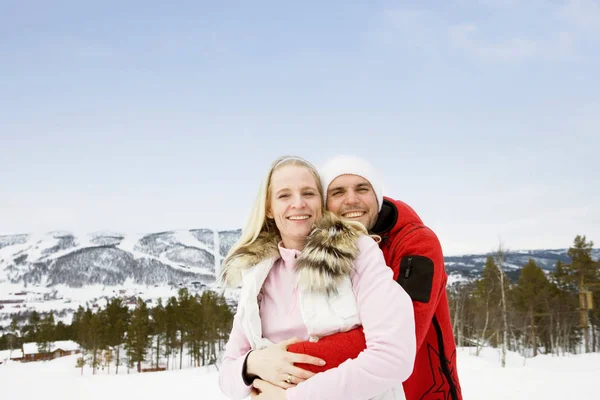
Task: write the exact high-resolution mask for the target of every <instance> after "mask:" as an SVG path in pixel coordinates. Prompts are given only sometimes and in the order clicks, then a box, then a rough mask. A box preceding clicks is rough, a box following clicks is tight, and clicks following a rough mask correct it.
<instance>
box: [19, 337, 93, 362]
mask: <svg viewBox="0 0 600 400" xmlns="http://www.w3.org/2000/svg"><path fill="white" fill-rule="evenodd" d="M46 350H47V351H45V352H42V351H40V348H39V344H38V343H36V342H30V343H23V361H40V360H52V359H54V358H59V357H65V356H70V355H72V354H78V353H81V348H80V347H79V345H78V344H77V343H75V342H74V341H72V340H61V341H57V342H50V343H49V344H48V349H46Z"/></svg>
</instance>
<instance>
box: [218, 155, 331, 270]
mask: <svg viewBox="0 0 600 400" xmlns="http://www.w3.org/2000/svg"><path fill="white" fill-rule="evenodd" d="M286 165H295V166H298V167H304V168H306V169H308V170H309V171H310V172H311V174H312V175H313V176H314V178H315V183H316V185H317V190H318V191H319V195H320V196H321V207H322V210H321V211H322V212H325V203H324V199H325V197H324V193H323V186H322V185H321V178H320V176H319V172H318V171H317V169H316V168H315V167H314V166H313V165H312V164H311V163H310V162H308V161H306V160H305V159H303V158H301V157H296V156H283V157H279V158H278V159H277V160H275V161H274V162H273V164H271V168H269V172H268V173H267V175H266V176H265V178H264V179H263V181H262V182H261V185H260V187H259V189H258V194H257V196H256V200H254V204H253V206H252V208H251V210H250V216H249V218H248V221H247V222H246V226H245V227H244V229H242V235H241V236H240V238H239V240H238V241H237V242H236V243H235V244H234V245H233V246H232V247H231V249H230V250H229V252H228V253H227V257H225V260H224V261H223V263H224V264H226V263H227V261H228V260H229V258H230V257H231V256H232V255H233V254H236V253H239V252H240V251H241V250H242V249H243V248H244V247H246V246H249V245H250V244H252V243H254V241H255V240H256V238H258V235H260V234H261V233H262V232H266V233H268V234H270V235H277V236H279V229H277V225H276V224H275V221H274V220H273V219H269V218H267V208H268V207H269V203H270V200H271V178H272V176H273V173H274V172H275V171H276V170H277V169H279V168H281V167H284V166H286Z"/></svg>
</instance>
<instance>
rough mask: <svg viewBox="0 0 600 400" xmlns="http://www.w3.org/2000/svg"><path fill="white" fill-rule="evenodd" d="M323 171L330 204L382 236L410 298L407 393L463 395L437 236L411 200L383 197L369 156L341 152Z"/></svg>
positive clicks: (456, 398)
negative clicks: (411, 353)
mask: <svg viewBox="0 0 600 400" xmlns="http://www.w3.org/2000/svg"><path fill="white" fill-rule="evenodd" d="M320 172H321V179H322V182H323V190H324V191H325V193H326V204H327V209H329V210H330V211H332V212H333V213H335V214H336V215H338V216H340V217H341V218H344V219H347V220H351V221H359V222H361V223H362V224H363V225H365V227H366V228H367V229H368V230H369V231H370V232H371V233H373V234H376V235H379V236H380V237H381V239H382V240H381V242H380V244H379V246H380V248H381V250H382V251H383V254H384V257H385V261H386V263H387V265H388V266H390V267H391V268H392V270H393V271H394V279H395V280H396V281H397V282H398V283H399V284H400V285H401V286H402V287H403V288H404V290H406V292H407V293H408V294H409V295H410V297H411V298H412V301H413V306H414V312H415V329H416V337H417V356H416V360H415V365H414V369H413V373H412V375H411V376H410V377H409V378H408V380H406V381H405V382H404V384H403V386H404V392H405V394H406V398H407V399H408V400H416V399H424V400H434V399H435V400H437V399H452V400H461V399H462V394H461V389H460V383H459V379H458V373H457V368H456V345H455V343H454V335H453V332H452V324H451V320H450V310H449V306H448V298H447V295H446V282H447V280H448V276H447V274H446V271H445V268H444V258H443V255H442V249H441V246H440V243H439V240H438V238H437V236H436V235H435V233H434V232H433V231H432V230H431V229H429V228H428V227H427V226H425V225H424V224H423V221H422V220H421V218H420V217H419V216H418V215H417V213H416V212H415V211H414V210H413V209H412V208H411V207H409V206H408V205H407V204H405V203H403V202H401V201H399V200H394V199H391V198H389V197H384V196H383V189H382V183H381V180H380V176H379V174H378V173H377V171H375V169H374V168H373V167H372V166H371V165H370V164H369V163H368V162H367V161H365V160H363V159H360V158H357V157H352V156H338V157H335V158H333V159H331V160H330V161H329V162H327V163H326V164H325V166H324V167H323V168H322V169H321V171H320Z"/></svg>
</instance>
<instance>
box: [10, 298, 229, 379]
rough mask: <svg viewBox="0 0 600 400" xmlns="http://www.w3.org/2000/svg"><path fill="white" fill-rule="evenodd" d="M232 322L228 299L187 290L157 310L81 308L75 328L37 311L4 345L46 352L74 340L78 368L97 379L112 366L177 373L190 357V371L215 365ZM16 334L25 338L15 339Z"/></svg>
mask: <svg viewBox="0 0 600 400" xmlns="http://www.w3.org/2000/svg"><path fill="white" fill-rule="evenodd" d="M232 322H233V313H232V310H231V309H230V307H229V306H228V305H227V303H226V301H225V298H224V297H223V296H219V295H217V294H216V293H214V292H211V291H205V292H203V293H202V295H195V296H191V295H190V294H189V292H188V291H187V289H180V290H179V292H178V296H177V297H175V296H172V297H171V298H169V299H168V300H167V303H166V304H164V305H163V303H162V300H161V299H159V300H158V304H157V305H156V306H155V307H153V308H149V307H148V306H147V304H146V303H145V302H144V301H143V300H142V299H141V298H138V299H137V304H136V305H135V308H133V309H132V310H130V309H129V307H128V306H127V305H125V304H123V302H122V300H121V299H119V298H113V299H111V300H110V301H109V302H108V304H107V306H106V307H105V308H103V309H100V310H98V311H96V312H94V311H92V310H91V309H90V308H89V307H88V308H86V309H84V308H83V307H81V306H80V307H79V308H78V309H77V311H76V312H75V314H74V315H73V319H72V322H71V324H70V325H65V324H63V323H62V322H58V323H56V324H55V323H54V315H53V313H48V314H46V315H44V316H40V315H39V314H38V313H37V312H35V311H34V312H32V313H31V314H30V315H29V319H28V321H27V322H26V323H25V324H23V325H22V326H19V322H18V321H17V320H16V318H14V319H13V321H12V322H11V325H10V327H9V334H5V335H3V339H4V343H0V345H2V344H4V347H5V348H19V347H20V346H21V345H22V343H23V342H25V343H27V342H37V343H38V347H39V349H40V351H41V352H44V351H45V350H46V349H47V348H48V346H49V344H50V343H51V342H54V341H58V340H73V341H75V342H77V343H78V344H79V345H80V346H81V348H82V350H83V357H82V358H81V359H80V361H79V362H78V366H79V367H83V366H84V365H85V364H89V365H90V366H91V367H92V369H93V372H94V373H95V372H96V369H97V368H99V367H102V368H104V367H107V368H109V373H110V365H112V364H114V365H115V366H116V369H115V373H118V368H119V366H120V365H123V364H124V362H125V364H126V365H127V367H128V368H133V367H134V366H136V367H137V370H138V372H139V371H141V367H142V363H144V364H150V365H151V366H152V368H154V369H163V368H165V369H169V367H171V368H176V366H177V364H178V365H179V368H182V366H183V356H184V352H185V353H186V354H187V356H189V362H188V364H190V365H193V366H202V365H207V364H213V363H215V362H216V359H217V357H218V354H219V351H221V350H222V349H223V347H224V345H225V342H226V341H227V338H228V335H229V332H230V330H231V324H232ZM16 332H20V333H21V335H20V337H19V336H18V335H16V334H10V333H16ZM9 341H10V343H9ZM0 348H1V347H0ZM184 350H185V351H184ZM124 355H125V360H123V358H124V357H123V356H124Z"/></svg>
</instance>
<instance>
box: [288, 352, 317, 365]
mask: <svg viewBox="0 0 600 400" xmlns="http://www.w3.org/2000/svg"><path fill="white" fill-rule="evenodd" d="M288 354H289V355H290V361H291V362H293V363H294V364H310V365H318V366H320V367H322V366H323V365H325V361H324V360H322V359H320V358H317V357H313V356H309V355H308V354H299V353H290V352H288Z"/></svg>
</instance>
